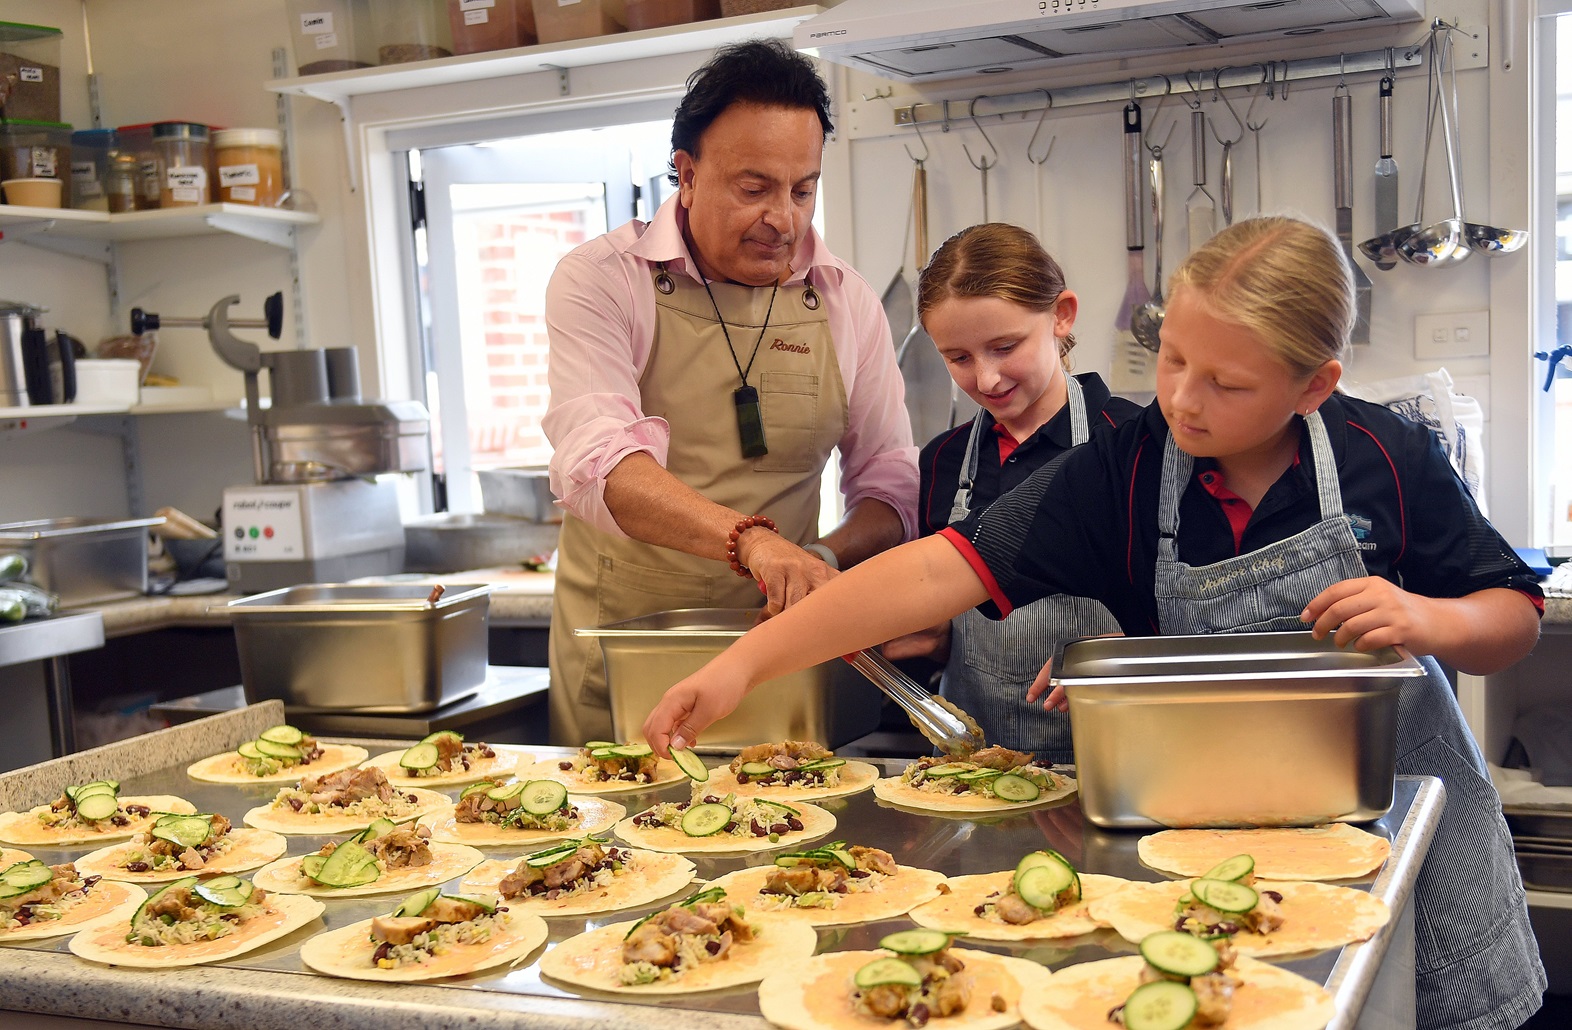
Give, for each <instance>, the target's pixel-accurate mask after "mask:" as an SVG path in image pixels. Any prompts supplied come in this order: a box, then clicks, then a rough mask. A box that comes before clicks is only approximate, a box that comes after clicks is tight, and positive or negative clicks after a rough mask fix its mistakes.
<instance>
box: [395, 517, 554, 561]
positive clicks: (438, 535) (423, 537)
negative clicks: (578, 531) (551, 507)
mask: <svg viewBox="0 0 1572 1030" xmlns="http://www.w3.org/2000/svg"><path fill="white" fill-rule="evenodd" d="M561 530H562V525H561V523H556V522H548V523H541V522H531V521H529V520H528V519H520V518H514V517H512V516H510V515H491V514H486V515H459V514H454V513H452V512H444V513H441V514H438V515H426V516H423V517H421V518H418V519H415V520H413V521H411V522H406V523H404V568H405V570H406V571H408V572H464V571H466V570H468V569H485V568H490V567H492V566H494V565H512V566H517V565H519V564H520V563H521V562H523V561H525V560H527V559H529V558H533V557H536V556H539V555H550V554H551V552H552V551H555V550H556V549H557V536H558V534H559V533H560V532H561Z"/></svg>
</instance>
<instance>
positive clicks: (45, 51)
mask: <svg viewBox="0 0 1572 1030" xmlns="http://www.w3.org/2000/svg"><path fill="white" fill-rule="evenodd" d="M63 35H64V34H63V33H62V32H61V31H60V30H59V29H56V28H51V27H49V26H47V25H23V24H20V23H18V22H9V21H0V78H3V79H5V80H6V81H8V82H9V83H10V86H11V94H10V96H9V97H7V98H6V101H5V115H6V117H7V118H8V119H18V118H20V119H22V120H24V121H37V122H58V121H59V120H60V42H61V40H62V38H63Z"/></svg>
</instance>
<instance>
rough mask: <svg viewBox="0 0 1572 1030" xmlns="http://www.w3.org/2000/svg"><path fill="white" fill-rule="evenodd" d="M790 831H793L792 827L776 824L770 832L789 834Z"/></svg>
mask: <svg viewBox="0 0 1572 1030" xmlns="http://www.w3.org/2000/svg"><path fill="white" fill-rule="evenodd" d="M790 830H791V827H790V826H787V825H786V824H785V823H775V824H774V825H773V826H771V827H770V832H771V833H786V832H788V831H790Z"/></svg>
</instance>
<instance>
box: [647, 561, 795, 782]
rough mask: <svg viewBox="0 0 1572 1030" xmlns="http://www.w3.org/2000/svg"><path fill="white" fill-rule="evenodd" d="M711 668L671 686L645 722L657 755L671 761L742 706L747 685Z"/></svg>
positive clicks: (710, 666) (648, 741)
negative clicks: (676, 751)
mask: <svg viewBox="0 0 1572 1030" xmlns="http://www.w3.org/2000/svg"><path fill="white" fill-rule="evenodd" d="M819 564H821V565H822V564H824V563H823V562H820V563H819ZM713 668H714V666H713V663H712V664H711V665H706V666H705V667H704V668H702V669H700V670H699V671H698V672H696V673H694V674H693V675H692V676H689V677H688V678H687V679H685V680H682V681H681V682H679V683H677V684H675V685H673V686H672V688H671V689H670V690H668V691H666V694H665V696H663V697H662V698H661V699H660V703H659V704H657V705H656V706H655V708H654V710H652V711H651V712H650V714H649V717H648V718H646V719H645V720H644V740H645V743H647V744H649V746H650V747H652V748H654V749H655V753H656V754H657V755H660V756H661V757H662V758H670V757H671V749H672V748H683V747H692V746H693V743H694V741H696V740H698V739H699V732H700V731H701V730H703V729H704V728H705V727H707V726H709V725H710V724H712V723H714V722H716V721H717V720H719V719H722V718H725V717H726V716H728V715H730V714H731V713H732V712H733V711H735V710H736V708H737V706H738V705H739V704H741V703H742V699H743V696H744V695H745V694H746V693H747V692H748V690H747V684H745V683H744V682H743V681H742V680H740V679H735V678H731V677H727V676H725V675H724V674H717V673H716V672H714V671H713Z"/></svg>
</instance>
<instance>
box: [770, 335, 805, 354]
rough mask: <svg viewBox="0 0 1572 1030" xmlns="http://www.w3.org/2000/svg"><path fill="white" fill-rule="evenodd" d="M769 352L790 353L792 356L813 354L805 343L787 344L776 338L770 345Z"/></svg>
mask: <svg viewBox="0 0 1572 1030" xmlns="http://www.w3.org/2000/svg"><path fill="white" fill-rule="evenodd" d="M770 350H784V351H790V352H791V353H793V354H812V353H813V349H812V348H811V347H809V346H808V345H807V344H806V343H787V342H786V341H785V340H783V339H781V338H780V337H778V336H777V337H776V338H775V342H774V343H772V344H770Z"/></svg>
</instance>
